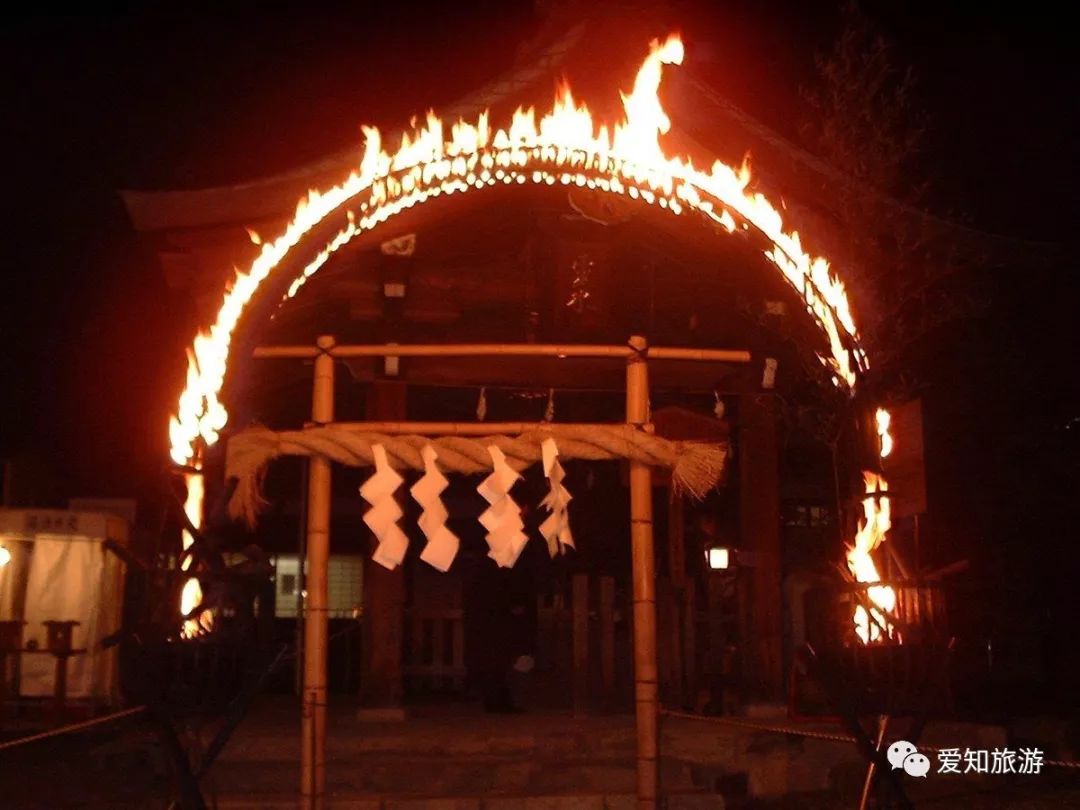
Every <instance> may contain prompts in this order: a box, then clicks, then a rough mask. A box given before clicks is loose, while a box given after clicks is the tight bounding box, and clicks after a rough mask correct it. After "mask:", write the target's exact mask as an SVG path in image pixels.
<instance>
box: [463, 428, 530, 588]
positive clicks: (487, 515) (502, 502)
mask: <svg viewBox="0 0 1080 810" xmlns="http://www.w3.org/2000/svg"><path fill="white" fill-rule="evenodd" d="M488 453H490V454H491V465H492V468H493V469H492V472H491V475H489V476H488V477H487V478H485V479H484V480H483V482H482V483H481V484H480V486H478V487H477V488H476V491H477V492H479V493H480V495H481V496H482V497H483V499H484V500H485V501H487V502H488V503H489V504H491V506H490V507H489V508H488V509H486V510H485V511H484V513H483V514H482V515H480V523H481V524H482V525H483V527H484V528H485V529H487V530H488V533H487V543H488V546H489V547H490V549H491V550H490V551H489V552H488V556H489V557H491V558H492V559H493V560H495V562H497V563H498V564H499V566H500V567H502V568H511V567H513V565H514V563H516V562H517V558H518V556H519V555H520V554H521V550H522V549H523V548H525V543H526V541H527V540H528V537H527V536H526V534H525V532H523V531H522V529H523V528H525V523H524V521H522V519H521V509H519V508H518V505H517V504H516V503H515V502H514V499H513V498H511V497H510V488H511V487H513V486H514V483H515V482H516V481H517V480H518V478H520V477H521V476H519V475H518V474H517V473H516V472H514V471H513V469H511V467H510V465H509V464H507V463H506V456H505V455H503V452H502V450H500V449H499V448H498V447H496V446H495V445H491V446H490V447H488Z"/></svg>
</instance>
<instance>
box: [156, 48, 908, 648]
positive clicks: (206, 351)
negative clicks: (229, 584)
mask: <svg viewBox="0 0 1080 810" xmlns="http://www.w3.org/2000/svg"><path fill="white" fill-rule="evenodd" d="M682 59H683V45H682V41H681V40H680V39H679V38H678V37H676V36H671V37H669V38H668V39H667V40H665V41H664V42H659V41H654V42H653V43H652V46H651V48H650V52H649V55H648V56H647V57H646V58H645V61H644V62H643V64H642V66H641V68H640V69H639V71H638V74H637V78H636V80H635V82H634V88H633V91H632V92H631V93H629V94H623V96H622V99H623V107H624V110H625V120H624V121H623V122H622V123H620V124H617V125H615V126H614V127H613V128H612V129H610V130H609V129H608V127H607V126H604V125H598V124H597V123H596V122H594V120H593V117H592V115H591V113H590V112H589V109H588V108H587V107H586V106H585V105H579V104H578V103H577V102H575V100H574V98H573V96H572V95H571V92H570V89H569V88H568V87H565V86H564V87H563V88H562V89H561V90H560V92H559V93H558V94H557V96H556V99H555V102H554V104H553V106H552V109H551V111H550V112H549V113H547V114H545V115H543V116H542V117H540V118H539V119H537V116H536V113H535V111H534V110H533V109H532V108H530V109H528V110H522V109H520V108H519V109H518V111H517V112H515V113H514V115H513V117H512V120H511V122H510V126H509V127H508V128H505V129H499V130H494V131H493V130H492V128H491V126H490V123H489V120H488V114H487V113H486V112H485V113H483V114H481V115H480V116H479V117H478V118H477V120H476V122H475V123H467V122H464V121H459V122H457V123H455V124H453V125H452V126H451V127H450V137H449V139H447V138H446V137H445V133H444V124H443V122H442V121H441V120H440V119H439V118H438V117H436V116H435V115H434V114H433V113H429V114H428V116H427V121H426V126H424V127H423V128H421V129H418V130H415V131H414V132H413V133H411V134H406V135H404V136H403V137H402V142H401V145H400V147H399V148H398V150H397V151H396V152H394V154H392V155H391V154H388V153H387V152H386V151H385V150H384V149H383V148H382V140H381V136H380V133H379V131H378V130H377V129H374V128H368V127H365V128H364V134H365V137H366V142H365V148H364V153H363V157H362V159H361V161H360V166H359V169H358V171H356V172H353V173H352V174H350V175H349V177H348V178H346V179H345V181H344V182H342V183H341V184H340V185H337V186H334V187H332V188H329V189H326V190H324V191H314V190H313V191H311V192H309V194H308V195H307V197H306V198H304V199H302V200H301V201H300V202H299V204H298V206H297V209H296V214H295V216H294V218H293V219H292V221H291V222H290V223H289V225H288V226H287V227H286V229H285V231H284V232H283V233H282V234H281V235H280V236H279V237H278V238H277V239H275V240H273V241H267V242H264V243H263V244H262V250H261V252H260V254H259V256H258V257H257V258H256V259H255V261H254V262H253V263H252V265H251V267H250V268H248V270H247V271H246V272H240V271H238V272H237V275H236V279H235V281H234V282H233V284H232V285H231V287H230V288H229V289H228V290H227V291H226V293H225V297H224V300H223V302H222V305H221V308H220V309H219V310H218V314H217V318H216V320H215V322H214V324H213V325H212V326H211V327H210V329H209V330H208V331H206V332H202V333H200V334H199V335H197V336H196V338H195V341H194V344H193V346H192V348H191V350H190V351H189V353H188V372H187V384H186V386H185V388H184V390H183V392H182V393H181V395H180V399H179V403H178V408H177V413H176V415H175V417H173V419H172V420H171V424H170V428H169V436H170V440H171V448H172V449H171V455H172V458H173V460H174V461H175V462H176V463H177V464H180V465H183V466H186V467H188V468H189V469H190V470H198V469H199V467H200V465H201V458H200V455H199V452H198V450H197V448H199V447H200V446H203V447H208V446H210V445H213V444H214V443H215V442H216V441H217V439H218V436H219V433H220V431H221V430H222V429H223V428H224V427H225V424H226V422H227V420H228V411H227V410H226V408H225V406H224V404H223V403H222V402H221V400H220V399H219V396H220V393H221V389H222V386H223V384H224V380H225V375H226V372H227V369H228V363H229V350H230V344H231V342H232V339H233V335H234V333H235V332H236V329H237V326H238V324H239V322H240V319H241V316H242V315H243V314H244V311H245V309H246V307H247V305H248V304H249V303H250V301H251V300H252V299H253V297H254V296H255V294H256V293H257V292H258V291H259V289H260V287H261V286H262V284H263V282H265V281H266V280H267V279H268V278H269V277H270V275H271V274H272V273H273V271H274V270H275V269H276V268H278V267H279V266H280V265H281V264H282V263H283V260H284V259H285V257H286V256H287V255H288V254H289V253H290V251H292V250H293V248H294V247H296V246H297V245H298V244H299V243H300V242H301V240H302V239H303V238H304V237H306V236H308V235H309V233H310V232H311V231H312V230H313V229H314V228H315V227H316V226H317V225H320V224H322V223H324V222H329V221H330V218H331V217H332V216H334V215H335V214H336V215H338V216H340V214H341V212H344V214H345V220H344V223H343V225H342V227H341V228H340V230H339V231H338V232H337V233H336V234H335V235H333V236H332V237H331V238H330V239H329V240H328V241H327V242H326V243H325V244H324V246H323V247H322V249H321V250H320V251H319V252H318V253H317V254H316V255H315V256H314V258H312V259H311V260H310V261H309V262H308V264H307V265H306V266H304V268H303V270H302V272H301V273H300V274H299V275H298V276H297V277H296V278H295V279H293V281H292V283H291V286H289V288H288V292H287V293H286V296H285V298H286V299H288V298H291V297H293V296H294V295H295V294H296V293H297V291H298V290H299V289H300V287H301V286H303V284H304V282H305V281H307V279H309V278H310V277H311V276H312V275H314V274H315V273H316V272H317V271H318V270H319V269H320V268H321V267H322V266H323V265H324V264H326V262H327V261H328V260H329V259H330V257H331V256H332V255H333V254H334V253H335V252H336V251H337V250H339V249H340V248H341V247H343V246H344V245H346V244H347V243H349V242H350V241H351V240H352V239H353V238H355V237H356V236H358V235H360V234H362V233H367V232H370V231H371V230H373V229H374V228H376V227H377V226H378V225H380V224H381V223H383V222H385V221H386V220H388V219H390V218H392V217H393V216H395V215H396V214H398V213H401V212H402V211H405V210H407V209H409V208H412V207H413V206H416V205H419V204H422V203H424V202H425V201H427V200H430V199H434V198H437V197H440V196H444V195H450V194H456V193H461V192H465V191H469V190H472V189H480V188H486V187H490V186H497V185H511V186H512V185H525V184H545V185H556V184H560V185H565V186H576V187H582V188H588V189H594V190H598V191H603V192H607V193H612V194H619V195H623V196H627V197H630V198H632V199H635V200H643V201H644V202H646V203H648V204H650V205H657V206H659V207H661V208H663V209H666V210H668V211H670V212H671V213H672V214H675V215H679V214H682V213H683V212H684V211H694V212H696V213H697V214H699V215H702V216H704V217H705V218H706V219H707V220H711V221H712V222H713V223H715V225H716V226H718V227H720V228H723V229H724V230H726V231H727V232H729V233H733V232H735V231H736V230H738V229H741V230H744V231H749V230H750V229H751V228H752V229H754V230H756V231H758V232H760V233H761V234H762V235H763V236H764V237H765V238H766V239H767V240H768V242H769V244H770V247H769V249H768V250H766V251H764V255H765V256H766V258H767V259H768V260H769V261H770V262H772V263H773V264H774V265H775V266H776V267H777V268H778V269H779V270H780V271H781V273H782V274H783V276H784V278H785V279H786V280H787V282H788V283H789V284H790V285H791V286H792V287H793V288H794V289H795V290H796V291H797V292H798V294H799V295H800V296H801V297H802V299H803V301H804V303H805V306H806V309H807V312H808V313H809V314H810V316H811V317H812V319H813V320H814V322H815V323H816V324H817V326H818V327H819V328H820V329H821V331H822V332H823V334H824V337H825V340H826V343H827V345H828V352H827V354H823V355H819V356H820V357H821V360H822V362H823V363H824V364H825V366H826V367H827V369H828V370H829V371H830V372H831V376H832V379H833V382H834V383H835V384H836V385H837V386H839V387H842V388H846V389H847V390H848V391H851V392H853V391H854V388H855V385H856V381H857V379H858V374H859V373H861V372H865V371H866V370H867V368H868V367H869V363H868V359H867V356H866V354H865V352H864V351H863V349H862V348H861V345H860V341H859V334H858V330H857V329H856V327H855V323H854V320H853V318H852V314H851V309H850V306H849V304H848V299H847V293H846V292H845V289H844V285H843V284H842V282H840V281H839V280H838V279H837V278H836V277H835V276H834V275H833V274H832V272H831V270H830V268H829V264H828V262H827V261H826V260H825V259H823V258H820V257H812V256H811V255H810V254H808V253H807V252H806V251H805V250H804V249H803V247H802V244H801V241H800V239H799V235H798V233H797V232H795V231H790V232H789V231H785V230H784V226H783V219H782V217H781V215H780V213H779V212H778V211H777V209H776V208H775V207H774V206H773V205H772V204H771V203H770V202H769V201H768V200H767V199H766V198H765V197H764V196H763V195H761V194H759V193H753V192H750V191H748V190H747V186H748V184H749V181H750V174H749V171H748V170H747V169H746V167H745V166H744V167H741V168H739V169H735V168H733V167H731V166H728V165H726V164H724V163H721V162H720V161H716V162H715V163H714V164H713V165H712V168H711V169H710V170H708V171H704V170H701V169H698V168H696V167H694V165H693V164H692V162H691V161H690V160H689V159H688V158H683V157H668V156H666V155H665V154H664V151H663V149H662V147H661V146H660V143H659V138H660V136H661V135H663V134H664V133H666V132H667V131H668V130H669V129H670V127H671V121H670V119H669V118H668V116H667V114H666V113H665V112H664V109H663V106H662V105H661V103H660V99H659V95H658V91H659V87H660V80H661V77H662V72H663V66H664V65H666V64H680V63H681V62H682ZM885 435H887V431H886V434H885ZM197 479H198V480H197ZM187 482H188V499H187V502H186V505H185V508H186V511H187V513H188V516H189V517H190V518H191V520H192V523H193V524H194V525H196V526H198V525H199V524H200V522H201V517H202V482H201V476H200V475H199V473H198V472H189V473H188V474H187ZM869 486H870V484H869V482H868V487H869ZM875 487H877V484H876V483H875ZM881 489H884V482H881ZM867 491H868V492H872V491H876V490H871V489H868V490H867ZM870 500H872V501H873V503H874V505H875V509H877V508H881V505H882V504H883V503H884V507H885V509H886V515H887V499H885V498H880V497H878V496H874V497H873V498H871V499H870ZM884 522H885V523H886V524H887V517H886V519H885V521H884ZM881 523H882V522H881V521H880V520H878V519H876V518H875V519H874V520H871V519H870V516H869V513H868V515H867V526H868V527H869V526H871V524H872V526H873V529H872V533H873V534H875V535H877V532H878V529H879V528H880V525H881ZM859 534H860V536H861V535H862V534H863V531H860V533H859ZM883 537H884V533H883V532H882V533H881V534H880V535H879V536H878V537H877V540H876V542H872V543H867V542H859V540H858V538H857V539H856V543H855V545H854V546H853V547H852V548H851V549H850V550H849V555H848V557H849V567H850V568H851V570H852V573H853V575H854V576H855V577H856V578H857V579H858V580H859V581H862V582H865V581H878V577H877V575H876V569H874V564H873V561H872V560H871V559H870V557H869V552H870V551H871V550H872V549H873V547H875V546H876V545H877V544H878V543H880V542H881V539H882V538H883ZM190 542H191V538H190V536H188V535H186V534H185V538H184V543H185V547H186V546H187V545H189V544H190ZM867 546H869V548H866V547H867ZM864 549H865V552H864ZM852 555H855V556H856V558H857V559H858V561H859V562H858V564H857V565H855V564H852V562H851V559H852ZM867 563H868V565H867ZM871 569H874V571H873V576H872V578H866V577H870V576H871V574H870V570H871ZM871 590H882V591H884V590H890V591H891V589H887V588H884V587H882V588H879V589H871ZM198 601H199V591H198V582H197V581H196V580H194V579H193V580H190V581H189V582H188V585H187V587H185V591H184V596H183V605H182V609H183V610H184V613H185V614H187V613H188V612H190V610H191V609H192V608H194V607H195V606H197V605H198ZM875 601H876V600H875ZM882 607H883V609H885V610H891V609H892V606H891V605H889V606H888V607H885V606H882ZM185 608H186V609H185ZM189 624H190V623H189ZM204 624H205V621H204ZM188 630H189V632H194V631H195V630H197V628H195V627H189V628H188ZM869 632H870V631H869V623H868V622H867V635H866V638H864V640H866V639H868V638H869Z"/></svg>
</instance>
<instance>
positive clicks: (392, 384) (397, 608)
mask: <svg viewBox="0 0 1080 810" xmlns="http://www.w3.org/2000/svg"><path fill="white" fill-rule="evenodd" d="M407 393H408V387H407V384H406V383H404V382H401V381H399V380H375V381H374V382H373V383H372V384H371V387H370V388H369V389H368V396H367V405H366V411H367V418H368V419H369V420H373V421H376V420H378V421H382V420H385V421H400V420H404V419H405V418H406V416H407V414H406V412H405V407H406V401H407V400H406V397H407ZM377 545H378V542H377V541H376V539H375V537H374V536H372V537H371V538H370V544H369V548H368V551H369V554H368V560H367V561H365V565H364V618H363V633H362V639H363V640H362V643H361V648H362V651H361V654H362V656H363V666H362V668H361V670H360V704H361V706H362V708H361V709H360V714H359V716H360V718H361V719H370V720H380V719H382V720H388V719H390V720H401V719H404V714H403V713H402V709H401V700H402V692H403V684H402V674H403V673H402V668H401V663H402V651H403V646H402V645H403V643H404V640H403V636H404V625H405V566H403V565H399V566H398V567H397V568H395V569H394V570H393V571H388V570H387V569H385V568H383V567H382V566H381V565H378V564H376V563H371V562H370V555H371V553H373V552H374V551H375V547H376V546H377Z"/></svg>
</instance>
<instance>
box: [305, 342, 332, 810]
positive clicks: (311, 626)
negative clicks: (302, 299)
mask: <svg viewBox="0 0 1080 810" xmlns="http://www.w3.org/2000/svg"><path fill="white" fill-rule="evenodd" d="M316 343H317V345H318V347H319V349H320V353H319V355H318V356H317V357H316V358H315V382H314V385H313V388H312V397H311V418H312V420H313V421H315V422H316V423H319V422H332V421H333V419H334V358H333V357H331V356H330V354H329V350H330V349H331V348H333V346H334V339H333V338H332V337H329V336H327V335H323V336H321V337H319V339H318V340H317V341H316ZM308 465H309V466H308V506H307V576H306V585H307V601H306V603H305V606H304V693H303V698H302V705H301V721H300V722H301V726H300V741H301V742H300V807H301V808H302V810H323V808H324V807H325V793H326V653H327V608H328V604H327V569H328V567H329V564H330V461H329V460H328V459H326V458H322V457H319V456H313V457H312V458H311V460H310V461H309V462H308Z"/></svg>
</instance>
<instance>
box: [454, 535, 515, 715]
mask: <svg viewBox="0 0 1080 810" xmlns="http://www.w3.org/2000/svg"><path fill="white" fill-rule="evenodd" d="M462 603H463V608H464V622H465V652H466V667H467V669H468V674H469V680H470V682H471V684H472V686H473V687H474V688H475V689H477V690H478V691H479V692H480V696H481V699H482V700H483V705H484V710H485V711H488V712H493V713H511V712H515V711H517V710H518V709H517V707H516V706H514V703H513V700H512V698H511V695H510V682H509V674H510V666H511V664H512V663H513V661H514V658H515V657H516V656H517V653H516V651H515V649H516V648H515V642H514V636H515V632H514V631H515V628H514V624H515V620H514V616H513V613H512V611H513V604H512V600H511V590H510V576H509V572H508V571H507V570H506V569H502V568H499V567H498V565H496V563H495V561H494V560H492V559H491V558H490V557H488V556H486V555H484V556H476V555H471V559H469V565H468V566H467V567H466V569H465V581H464V594H463V600H462Z"/></svg>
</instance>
